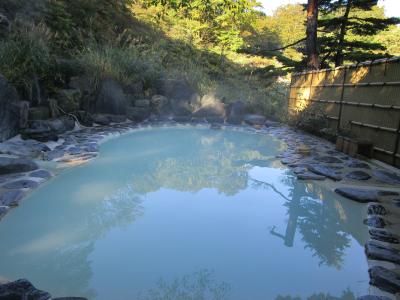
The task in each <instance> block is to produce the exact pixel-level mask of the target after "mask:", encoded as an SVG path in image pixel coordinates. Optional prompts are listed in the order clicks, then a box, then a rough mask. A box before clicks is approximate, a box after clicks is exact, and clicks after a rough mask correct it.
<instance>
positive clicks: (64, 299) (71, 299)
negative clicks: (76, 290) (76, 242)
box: [51, 297, 390, 300]
mask: <svg viewBox="0 0 400 300" xmlns="http://www.w3.org/2000/svg"><path fill="white" fill-rule="evenodd" d="M51 299H52V300H88V299H87V298H83V297H60V298H51ZM389 300H390V299H389Z"/></svg>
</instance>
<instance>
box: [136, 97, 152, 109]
mask: <svg viewBox="0 0 400 300" xmlns="http://www.w3.org/2000/svg"><path fill="white" fill-rule="evenodd" d="M135 106H136V107H144V108H147V107H149V106H150V100H147V99H140V100H136V101H135Z"/></svg>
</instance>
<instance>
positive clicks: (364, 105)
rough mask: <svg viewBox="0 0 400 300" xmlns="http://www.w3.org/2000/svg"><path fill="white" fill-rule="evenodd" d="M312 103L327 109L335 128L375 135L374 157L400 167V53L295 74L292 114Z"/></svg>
mask: <svg viewBox="0 0 400 300" xmlns="http://www.w3.org/2000/svg"><path fill="white" fill-rule="evenodd" d="M315 108H317V109H315ZM308 109H314V110H315V111H320V112H322V113H323V115H324V116H325V117H326V118H327V119H328V121H329V126H330V127H331V128H335V129H338V130H342V131H343V130H345V131H347V132H350V133H351V134H352V135H354V136H355V137H357V138H359V139H364V140H369V141H371V142H372V143H373V145H374V154H373V157H374V158H376V159H378V160H381V161H384V162H386V163H389V164H392V165H394V166H397V167H400V57H396V58H391V59H382V60H376V61H369V62H364V63H359V64H355V65H348V66H342V67H338V68H334V69H323V70H318V71H308V72H301V73H294V74H292V80H291V85H290V94H289V115H290V118H296V117H299V115H300V114H301V112H302V111H303V110H308Z"/></svg>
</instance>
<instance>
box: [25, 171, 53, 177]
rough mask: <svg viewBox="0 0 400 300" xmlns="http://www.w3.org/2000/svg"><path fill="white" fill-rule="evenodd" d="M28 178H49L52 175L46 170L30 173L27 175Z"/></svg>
mask: <svg viewBox="0 0 400 300" xmlns="http://www.w3.org/2000/svg"><path fill="white" fill-rule="evenodd" d="M29 176H30V177H37V178H50V177H51V176H52V175H51V173H50V172H49V171H46V170H37V171H34V172H32V173H29Z"/></svg>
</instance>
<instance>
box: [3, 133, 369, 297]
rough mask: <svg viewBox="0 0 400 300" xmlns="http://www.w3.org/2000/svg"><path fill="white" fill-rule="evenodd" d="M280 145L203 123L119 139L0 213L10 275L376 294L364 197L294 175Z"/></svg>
mask: <svg viewBox="0 0 400 300" xmlns="http://www.w3.org/2000/svg"><path fill="white" fill-rule="evenodd" d="M283 148H284V145H283V144H282V143H281V142H279V141H278V140H276V139H275V138H273V137H272V136H269V135H265V134H264V135H262V134H252V133H246V132H238V131H229V130H224V131H213V130H208V129H194V128H191V129H188V128H186V129H184V128H167V129H149V130H142V131H136V132H134V133H131V134H128V135H125V136H122V137H119V138H117V139H114V140H111V141H108V142H106V143H104V144H103V145H102V146H101V151H100V156H99V158H97V159H96V160H94V161H92V162H90V163H89V164H86V165H84V166H79V167H76V168H73V169H70V170H68V171H65V172H64V173H62V174H61V175H60V176H58V177H56V178H54V179H52V180H50V181H49V182H48V183H46V184H45V185H43V186H42V187H40V188H39V189H38V190H36V191H35V192H33V193H32V194H31V195H30V196H28V198H27V199H26V200H24V201H23V203H22V204H21V205H20V207H18V208H17V209H14V210H12V211H11V213H9V214H8V215H7V216H6V217H5V218H4V219H3V220H2V221H1V222H0V277H3V278H7V279H9V280H14V279H18V278H28V279H29V280H31V281H32V282H33V283H34V284H35V285H36V286H37V287H38V288H41V289H44V290H47V291H49V292H51V293H52V295H53V296H66V295H69V296H71V295H72V296H85V297H88V298H89V299H102V300H103V299H104V300H128V299H171V300H174V299H178V300H179V299H185V300H186V299H190V300H194V299H196V300H197V299H200V300H202V299H212V300H214V299H233V300H236V299H237V300H239V299H252V300H258V299H276V300H279V299H280V300H283V299H286V300H291V299H292V300H294V299H296V300H298V299H308V297H312V296H313V297H314V298H312V299H330V298H328V295H331V296H335V297H337V298H334V299H343V300H345V299H346V300H351V299H355V298H356V296H360V295H363V294H365V293H367V291H368V267H367V262H366V258H365V255H364V250H363V245H364V243H365V240H366V237H367V228H366V227H365V226H364V225H363V224H362V220H363V218H364V214H365V209H364V206H362V205H360V204H358V203H354V202H351V201H349V200H346V199H344V198H341V197H339V196H337V195H334V194H333V193H332V192H331V191H329V190H327V189H325V188H324V187H323V186H321V185H317V184H314V183H310V182H300V181H297V180H296V178H295V176H294V175H293V174H292V172H291V171H290V170H288V169H286V168H285V167H284V166H282V165H281V164H280V163H279V161H278V160H276V159H275V155H276V154H278V153H279V151H281V150H282V149H283ZM296 297H299V298H296ZM332 299H333V298H332Z"/></svg>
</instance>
